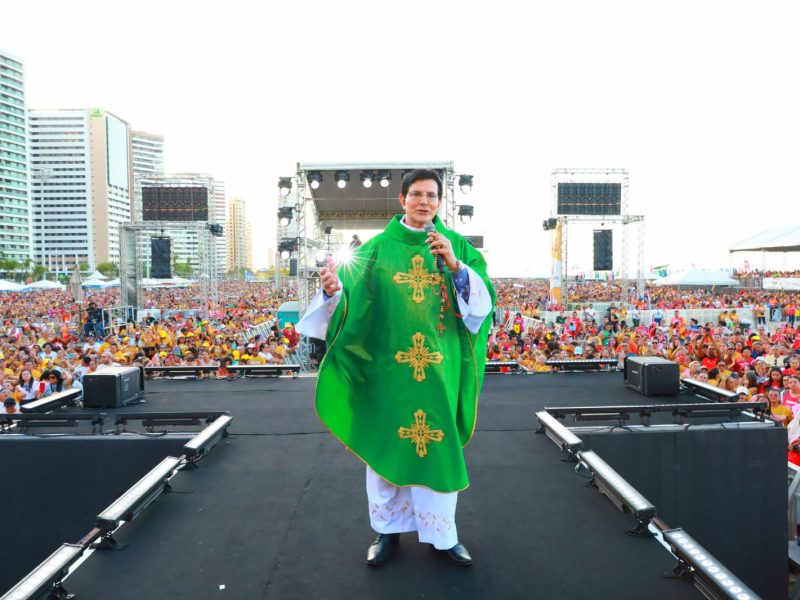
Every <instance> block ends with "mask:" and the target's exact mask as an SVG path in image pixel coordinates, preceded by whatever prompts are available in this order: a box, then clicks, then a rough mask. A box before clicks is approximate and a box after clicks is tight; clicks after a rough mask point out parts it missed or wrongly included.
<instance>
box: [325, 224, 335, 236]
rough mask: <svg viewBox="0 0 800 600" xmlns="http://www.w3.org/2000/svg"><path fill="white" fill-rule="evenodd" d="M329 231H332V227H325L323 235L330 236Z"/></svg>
mask: <svg viewBox="0 0 800 600" xmlns="http://www.w3.org/2000/svg"><path fill="white" fill-rule="evenodd" d="M331 231H333V227H331V226H330V225H327V226H326V227H325V235H330V234H331Z"/></svg>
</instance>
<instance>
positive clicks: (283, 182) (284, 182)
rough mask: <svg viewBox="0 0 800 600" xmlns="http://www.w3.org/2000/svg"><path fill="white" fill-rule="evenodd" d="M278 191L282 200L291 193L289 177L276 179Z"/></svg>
mask: <svg viewBox="0 0 800 600" xmlns="http://www.w3.org/2000/svg"><path fill="white" fill-rule="evenodd" d="M278 189H279V190H280V192H281V196H283V197H284V198H285V197H286V196H288V195H289V192H291V191H292V178H291V177H278Z"/></svg>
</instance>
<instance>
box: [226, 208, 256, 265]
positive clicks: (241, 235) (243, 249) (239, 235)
mask: <svg viewBox="0 0 800 600" xmlns="http://www.w3.org/2000/svg"><path fill="white" fill-rule="evenodd" d="M227 229H228V272H229V273H230V272H233V271H239V270H240V269H246V270H248V271H252V270H253V236H252V228H251V227H250V222H249V221H248V220H247V204H246V203H245V201H244V200H241V199H240V198H231V201H230V204H229V206H228V227H227Z"/></svg>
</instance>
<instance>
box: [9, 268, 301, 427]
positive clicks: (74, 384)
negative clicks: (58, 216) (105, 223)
mask: <svg viewBox="0 0 800 600" xmlns="http://www.w3.org/2000/svg"><path fill="white" fill-rule="evenodd" d="M118 293H119V292H118V290H117V291H114V290H111V291H108V290H104V291H100V292H96V293H93V294H91V295H89V296H88V297H87V298H86V300H85V302H84V303H83V304H79V303H75V302H74V301H73V299H72V297H71V295H70V293H69V292H64V291H59V290H46V291H41V292H36V293H6V294H2V295H0V302H2V307H3V310H2V321H0V386H1V387H0V402H2V404H3V407H4V410H5V412H6V413H14V412H17V411H18V410H19V408H20V406H21V405H22V404H24V403H26V402H30V401H33V400H36V399H39V398H43V397H46V396H49V395H50V394H52V393H55V392H59V391H63V390H66V389H70V388H81V387H82V380H83V377H84V375H86V374H87V373H93V372H95V371H98V370H102V369H104V368H106V367H109V366H164V365H169V366H173V365H187V366H193V365H198V366H214V367H218V370H217V375H216V376H217V377H228V376H229V373H228V371H227V367H228V366H230V365H266V364H283V363H284V362H285V361H286V360H287V357H288V356H289V355H291V353H292V352H294V351H295V349H296V347H297V345H298V343H299V334H298V333H297V332H296V331H295V330H294V327H293V323H291V322H287V323H282V324H281V326H279V325H278V324H277V320H276V318H275V316H276V314H277V308H278V307H279V306H280V305H281V304H283V303H284V302H286V301H290V300H293V299H295V294H294V292H293V290H291V289H290V288H288V287H282V288H277V287H275V286H274V285H272V284H268V283H244V282H224V283H221V284H220V290H219V297H220V298H221V299H222V300H221V301H220V302H219V303H218V304H217V305H214V306H212V307H210V310H209V311H208V314H207V316H205V317H201V316H199V309H200V304H199V302H200V300H199V298H198V294H197V290H196V289H195V288H169V289H152V290H148V291H146V295H145V298H144V302H143V306H144V308H146V309H155V308H160V309H163V310H164V312H165V313H166V314H169V316H164V318H156V317H154V316H152V314H151V313H150V312H145V313H144V314H145V315H147V316H146V317H145V318H144V319H142V320H141V321H140V322H133V321H132V320H131V321H129V322H125V321H126V320H125V319H123V320H122V321H121V322H116V323H111V322H109V318H108V313H104V311H103V307H107V306H113V305H114V304H116V303H117V301H118V297H117V295H118ZM265 323H267V324H269V323H272V326H271V327H269V328H267V330H266V332H265V333H259V334H258V335H252V334H251V333H252V329H253V328H254V327H256V326H257V325H261V324H265Z"/></svg>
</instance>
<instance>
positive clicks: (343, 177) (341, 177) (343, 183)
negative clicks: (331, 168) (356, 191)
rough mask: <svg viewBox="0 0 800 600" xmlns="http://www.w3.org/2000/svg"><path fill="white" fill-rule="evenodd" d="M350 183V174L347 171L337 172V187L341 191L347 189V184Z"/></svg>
mask: <svg viewBox="0 0 800 600" xmlns="http://www.w3.org/2000/svg"><path fill="white" fill-rule="evenodd" d="M348 181H350V173H348V172H347V171H336V185H338V186H339V189H340V190H343V189H344V188H346V187H347V182H348Z"/></svg>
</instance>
